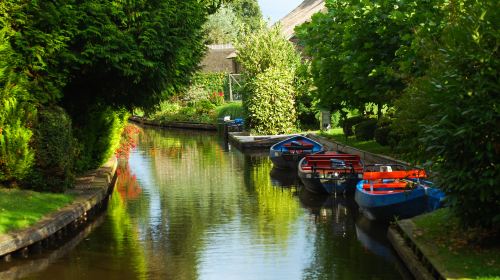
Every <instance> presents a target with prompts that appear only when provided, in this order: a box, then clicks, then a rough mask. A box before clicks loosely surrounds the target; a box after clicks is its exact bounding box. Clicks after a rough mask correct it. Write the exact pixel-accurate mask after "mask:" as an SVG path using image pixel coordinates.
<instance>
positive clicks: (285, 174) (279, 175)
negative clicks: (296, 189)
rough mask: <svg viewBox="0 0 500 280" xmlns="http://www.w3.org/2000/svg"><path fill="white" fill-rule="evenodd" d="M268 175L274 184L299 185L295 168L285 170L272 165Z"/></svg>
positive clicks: (281, 185)
mask: <svg viewBox="0 0 500 280" xmlns="http://www.w3.org/2000/svg"><path fill="white" fill-rule="evenodd" d="M269 176H271V182H272V184H273V185H275V186H280V187H292V186H299V185H301V183H300V179H299V175H298V174H297V170H286V169H281V168H275V167H273V168H272V169H271V172H270V173H269Z"/></svg>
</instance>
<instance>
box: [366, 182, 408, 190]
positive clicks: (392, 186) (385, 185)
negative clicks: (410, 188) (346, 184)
mask: <svg viewBox="0 0 500 280" xmlns="http://www.w3.org/2000/svg"><path fill="white" fill-rule="evenodd" d="M407 185H408V183H407V182H391V183H373V184H367V183H365V184H363V189H364V190H370V188H371V186H373V189H374V190H376V189H398V188H399V189H400V188H406V186H407Z"/></svg>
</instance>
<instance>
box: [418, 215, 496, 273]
mask: <svg viewBox="0 0 500 280" xmlns="http://www.w3.org/2000/svg"><path fill="white" fill-rule="evenodd" d="M413 221H414V223H415V225H416V226H417V229H416V230H415V232H414V236H415V238H416V241H417V243H418V245H419V246H421V247H422V248H424V250H425V254H426V256H427V257H428V258H431V259H432V260H433V261H435V263H436V264H438V265H439V269H440V271H443V272H444V273H445V275H446V277H447V278H459V279H463V278H467V279H500V238H498V232H497V233H495V232H489V231H485V230H478V229H463V228H461V227H460V226H459V224H458V220H457V219H456V218H455V217H453V216H452V215H451V214H450V212H449V209H447V208H445V209H440V210H438V211H435V212H432V213H429V214H426V215H423V216H419V217H416V218H414V219H413Z"/></svg>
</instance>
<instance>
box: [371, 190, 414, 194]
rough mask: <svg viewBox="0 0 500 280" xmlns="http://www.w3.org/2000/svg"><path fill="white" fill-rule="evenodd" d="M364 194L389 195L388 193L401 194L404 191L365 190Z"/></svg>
mask: <svg viewBox="0 0 500 280" xmlns="http://www.w3.org/2000/svg"><path fill="white" fill-rule="evenodd" d="M366 192H367V193H369V194H390V193H402V192H405V190H385V191H370V190H366Z"/></svg>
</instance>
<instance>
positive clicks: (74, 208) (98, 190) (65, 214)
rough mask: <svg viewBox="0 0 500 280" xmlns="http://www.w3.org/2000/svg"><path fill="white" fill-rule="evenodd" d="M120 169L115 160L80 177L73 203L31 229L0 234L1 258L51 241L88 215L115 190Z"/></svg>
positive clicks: (74, 190) (74, 191) (73, 191)
mask: <svg viewBox="0 0 500 280" xmlns="http://www.w3.org/2000/svg"><path fill="white" fill-rule="evenodd" d="M117 166H118V161H117V159H116V158H114V157H113V158H112V159H110V160H109V161H108V162H107V163H105V164H104V165H103V166H102V167H100V168H99V169H97V170H94V171H92V172H89V173H88V174H86V175H85V176H82V177H79V178H77V183H76V185H75V188H74V189H73V190H71V192H72V193H75V194H77V197H76V199H75V201H74V202H73V203H72V204H70V205H68V206H66V207H63V208H62V209H60V210H58V211H57V212H54V213H52V214H49V215H47V216H45V217H44V218H43V219H42V220H41V221H39V222H38V223H36V224H34V225H33V226H30V227H29V228H26V229H22V230H16V231H12V232H9V233H6V234H3V235H0V257H1V256H5V255H9V254H11V253H13V252H16V251H18V250H20V249H23V248H27V247H28V246H30V245H33V244H35V243H37V242H40V241H42V240H44V239H47V238H49V237H50V236H52V235H54V234H56V233H57V232H58V231H60V230H61V229H63V228H64V227H66V226H68V225H69V224H71V223H72V222H75V221H76V220H77V219H79V218H80V217H82V216H84V215H86V213H87V211H89V210H90V209H92V208H94V207H95V206H96V205H97V204H99V203H101V202H102V201H103V200H104V199H105V198H106V197H107V196H108V194H109V193H110V192H111V190H112V189H113V187H114V186H113V185H114V183H115V179H116V169H117Z"/></svg>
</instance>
